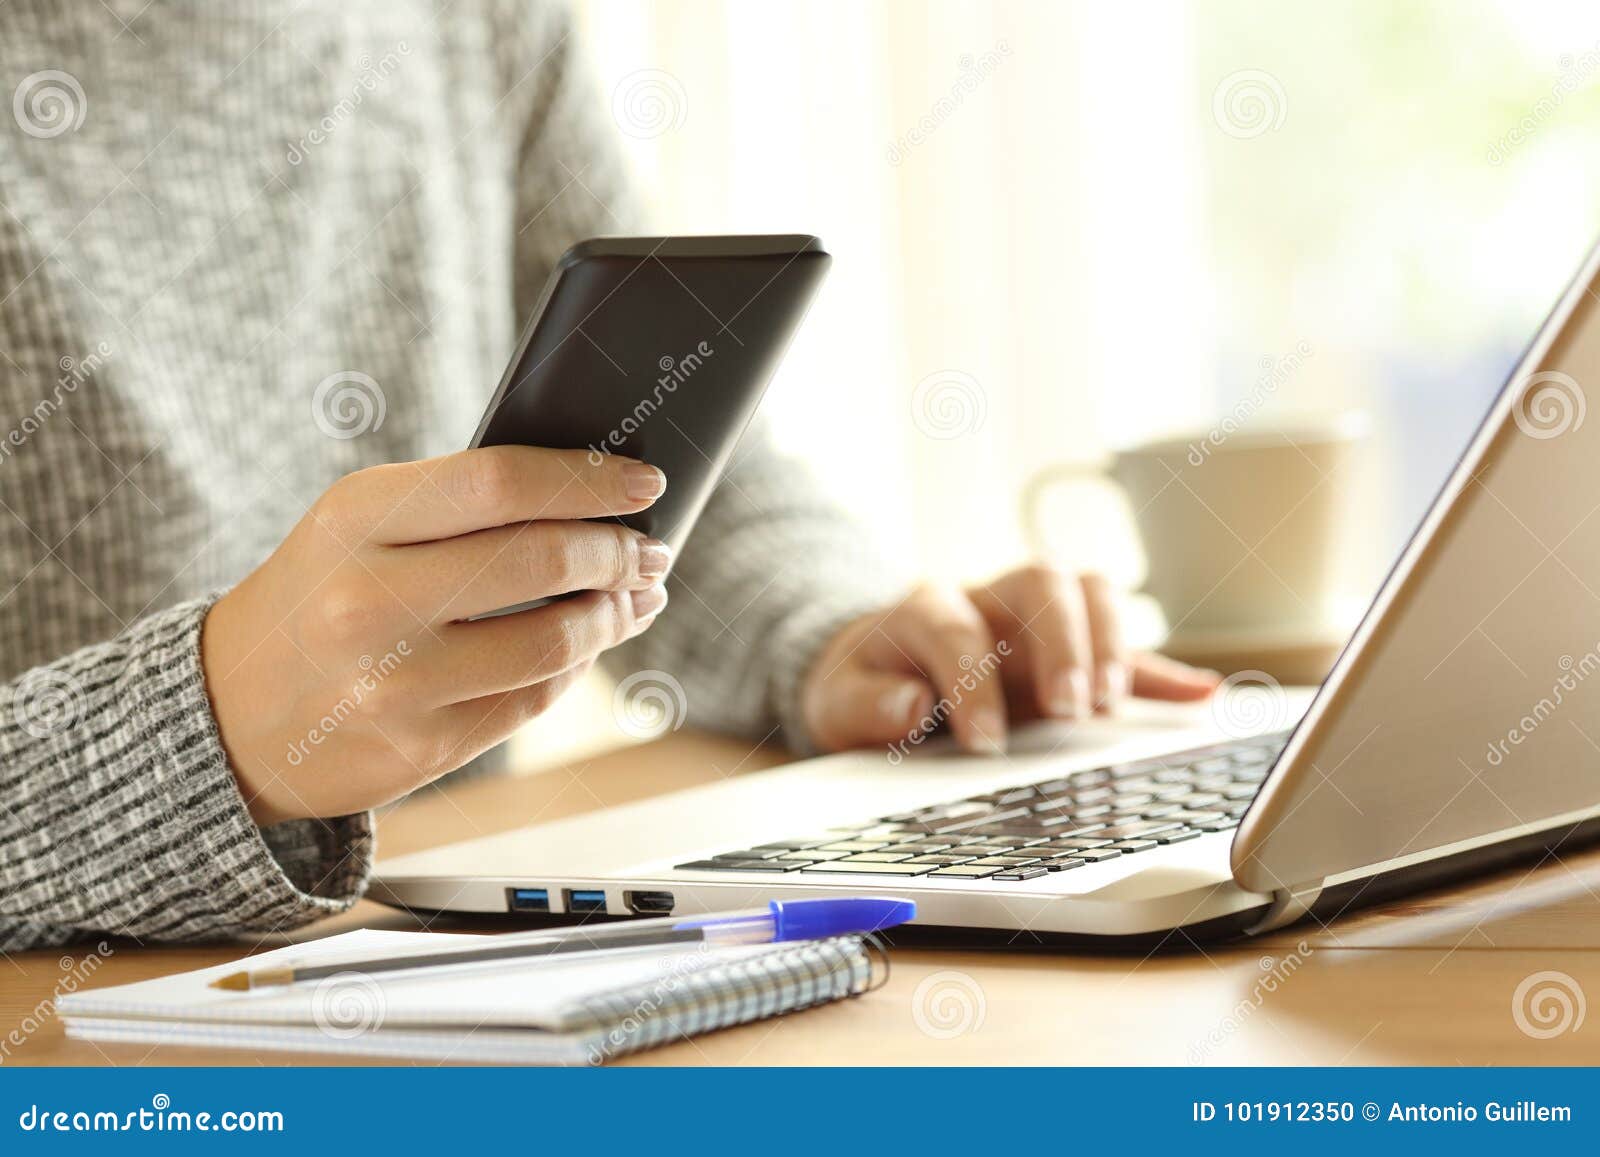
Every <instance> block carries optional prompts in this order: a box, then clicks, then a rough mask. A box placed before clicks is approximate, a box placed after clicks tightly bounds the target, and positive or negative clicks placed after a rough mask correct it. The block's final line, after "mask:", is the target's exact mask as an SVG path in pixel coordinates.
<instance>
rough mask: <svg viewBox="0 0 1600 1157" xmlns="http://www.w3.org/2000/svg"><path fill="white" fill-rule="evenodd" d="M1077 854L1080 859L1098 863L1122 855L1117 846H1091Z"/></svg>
mask: <svg viewBox="0 0 1600 1157" xmlns="http://www.w3.org/2000/svg"><path fill="white" fill-rule="evenodd" d="M1076 854H1077V857H1078V859H1080V860H1084V861H1086V862H1087V863H1091V864H1098V863H1099V862H1100V861H1101V860H1114V859H1116V858H1117V857H1118V856H1120V855H1122V853H1121V852H1119V851H1117V849H1116V848H1091V849H1085V850H1084V851H1081V852H1078V853H1076Z"/></svg>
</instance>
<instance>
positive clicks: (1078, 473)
mask: <svg viewBox="0 0 1600 1157" xmlns="http://www.w3.org/2000/svg"><path fill="white" fill-rule="evenodd" d="M1110 466H1111V464H1110V462H1057V463H1055V464H1053V465H1050V466H1043V467H1040V468H1039V469H1038V470H1035V471H1034V472H1033V473H1032V474H1031V475H1029V477H1028V480H1027V481H1026V482H1024V483H1023V484H1022V496H1021V499H1020V505H1021V513H1022V532H1023V535H1024V537H1026V539H1027V541H1028V549H1029V550H1031V551H1033V553H1034V554H1036V555H1039V556H1041V557H1042V556H1045V555H1047V554H1048V553H1049V544H1048V543H1047V541H1046V539H1045V534H1044V526H1043V523H1042V521H1041V519H1040V517H1039V511H1040V508H1041V507H1042V506H1043V504H1044V496H1045V495H1046V494H1048V493H1049V492H1050V491H1052V490H1054V489H1055V488H1056V487H1057V486H1061V485H1064V484H1066V483H1068V482H1098V483H1100V484H1101V485H1102V486H1109V487H1111V489H1113V490H1115V491H1116V492H1117V494H1118V495H1119V496H1120V497H1121V498H1122V500H1123V502H1124V504H1126V502H1127V500H1128V495H1127V492H1126V491H1125V490H1123V489H1122V485H1121V483H1119V482H1118V481H1117V480H1116V479H1115V478H1112V477H1111V475H1110V474H1109V473H1108V471H1109V469H1110Z"/></svg>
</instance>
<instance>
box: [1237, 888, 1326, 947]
mask: <svg viewBox="0 0 1600 1157" xmlns="http://www.w3.org/2000/svg"><path fill="white" fill-rule="evenodd" d="M1322 884H1323V882H1322V881H1321V880H1317V881H1315V882H1314V883H1310V884H1296V885H1295V886H1294V887H1293V888H1279V889H1278V890H1277V891H1276V892H1274V893H1272V906H1271V907H1270V908H1268V909H1267V910H1266V912H1264V913H1262V916H1261V919H1259V920H1257V921H1256V922H1255V923H1254V924H1252V925H1250V927H1249V928H1246V929H1245V935H1246V936H1259V935H1261V933H1263V932H1275V931H1277V930H1278V929H1279V928H1283V927H1286V926H1287V925H1290V924H1293V923H1294V922H1295V921H1296V920H1298V919H1300V918H1301V917H1302V916H1304V915H1305V914H1306V913H1307V912H1309V911H1311V905H1313V904H1315V903H1316V902H1317V897H1318V896H1320V895H1322Z"/></svg>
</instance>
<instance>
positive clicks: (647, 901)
mask: <svg viewBox="0 0 1600 1157" xmlns="http://www.w3.org/2000/svg"><path fill="white" fill-rule="evenodd" d="M622 902H623V903H624V904H626V905H627V906H628V911H630V912H633V913H635V914H636V915H639V916H667V915H670V914H671V912H672V903H673V900H672V893H671V892H624V893H623V894H622Z"/></svg>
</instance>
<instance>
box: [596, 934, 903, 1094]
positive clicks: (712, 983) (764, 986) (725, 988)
mask: <svg viewBox="0 0 1600 1157" xmlns="http://www.w3.org/2000/svg"><path fill="white" fill-rule="evenodd" d="M873 949H876V950H877V958H878V959H881V960H882V961H883V966H882V968H881V969H877V970H875V969H874V967H873V963H874V954H873ZM887 969H888V956H887V954H886V953H885V952H884V951H883V947H882V945H881V944H879V943H877V942H876V941H873V942H872V944H871V945H870V946H869V945H868V944H867V943H865V942H864V938H863V937H860V936H841V937H838V938H836V939H833V940H819V941H815V942H812V943H806V944H797V945H796V946H795V947H794V949H793V950H791V951H789V952H780V953H769V954H766V955H762V956H757V957H752V958H750V959H749V960H739V961H730V962H728V963H725V964H711V965H707V966H706V967H705V968H704V969H703V970H701V971H687V972H685V971H679V972H676V973H673V972H668V973H665V974H664V975H663V976H662V978H661V979H660V980H657V981H653V982H651V983H649V984H640V985H635V986H632V987H630V988H626V989H621V990H619V991H617V992H613V993H607V994H605V995H603V996H596V997H591V998H589V999H587V1000H585V1001H583V1002H582V1004H581V1006H580V1007H581V1010H582V1012H581V1019H582V1021H583V1022H585V1024H586V1025H587V1026H589V1027H591V1028H592V1029H593V1031H592V1033H591V1034H590V1036H589V1037H588V1039H587V1041H586V1049H587V1052H588V1055H589V1063H590V1064H597V1065H598V1064H604V1063H605V1062H606V1061H608V1060H610V1059H612V1058H614V1057H619V1056H624V1055H626V1054H628V1053H634V1052H640V1051H642V1050H644V1049H648V1048H653V1047H654V1046H656V1045H658V1044H666V1043H668V1042H670V1041H675V1040H678V1039H680V1038H683V1037H692V1036H696V1035H698V1034H700V1033H703V1032H711V1031H713V1030H715V1029H719V1028H728V1027H730V1026H732V1025H736V1024H746V1023H749V1022H750V1021H755V1020H764V1019H766V1018H767V1017H772V1016H778V1015H781V1014H783V1013H789V1012H797V1011H799V1010H800V1009H804V1008H810V1007H812V1006H813V1005H817V1004H826V1003H828V1002H830V1001H835V1000H841V999H843V998H845V997H847V996H857V995H860V994H861V993H863V992H866V991H868V990H869V989H870V988H873V987H877V986H875V985H874V984H873V980H874V974H875V972H878V973H882V974H886V973H887ZM879 984H880V985H881V981H880V982H879Z"/></svg>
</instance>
